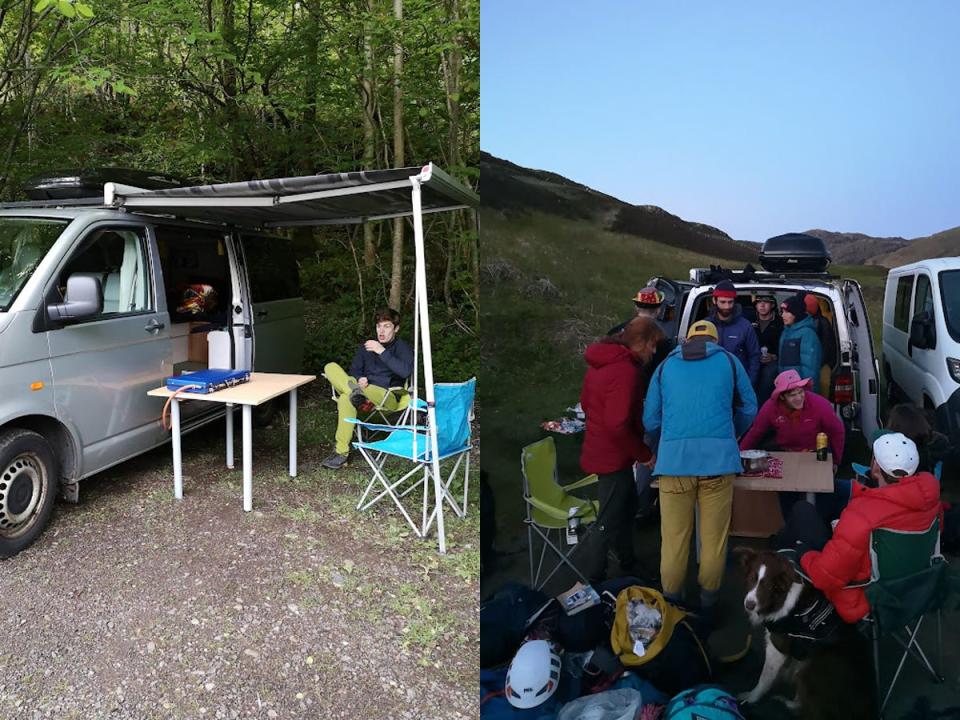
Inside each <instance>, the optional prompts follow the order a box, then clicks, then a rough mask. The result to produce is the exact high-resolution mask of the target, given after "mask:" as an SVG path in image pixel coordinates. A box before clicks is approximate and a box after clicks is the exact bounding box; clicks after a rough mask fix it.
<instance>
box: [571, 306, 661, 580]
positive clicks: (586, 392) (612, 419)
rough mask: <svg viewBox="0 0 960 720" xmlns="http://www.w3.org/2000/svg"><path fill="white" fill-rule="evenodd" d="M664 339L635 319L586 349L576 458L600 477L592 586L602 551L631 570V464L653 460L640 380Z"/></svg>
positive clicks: (646, 321) (600, 571) (601, 572)
mask: <svg viewBox="0 0 960 720" xmlns="http://www.w3.org/2000/svg"><path fill="white" fill-rule="evenodd" d="M662 339H663V331H661V330H660V328H659V327H657V324H656V322H655V321H654V320H653V319H652V318H647V317H636V318H634V319H633V320H631V321H630V322H629V323H627V326H626V327H625V328H624V330H623V332H621V333H620V334H619V335H615V336H608V337H605V338H603V339H602V340H601V341H600V342H597V343H594V344H593V345H591V346H590V347H588V348H587V350H586V352H585V353H584V359H586V361H587V374H586V375H585V376H584V378H583V390H582V391H581V393H580V405H581V406H582V407H583V412H584V413H585V414H586V417H587V428H586V433H585V437H584V440H583V449H582V450H581V452H580V466H581V467H582V468H583V470H584V472H588V473H596V474H597V475H599V476H600V479H599V483H598V490H599V499H600V512H599V514H598V516H597V522H596V529H597V537H596V541H597V545H596V546H595V547H596V549H595V551H593V552H591V553H590V554H591V555H594V557H593V562H594V567H593V568H592V569H591V570H590V572H589V573H588V576H589V577H590V580H591V581H593V582H596V581H599V580H602V579H603V578H604V576H605V573H606V563H607V551H608V549H609V547H610V545H613V546H614V547H615V548H616V552H617V557H618V559H619V560H620V569H621V571H622V572H624V573H629V572H631V571H632V570H633V569H634V563H635V555H634V552H633V527H632V521H633V517H634V515H635V514H636V511H637V492H636V488H635V486H634V483H633V464H634V463H635V462H641V463H649V464H650V465H651V466H652V464H653V460H654V456H653V453H652V452H651V451H650V448H648V447H647V446H646V445H645V444H644V442H643V423H642V420H641V418H642V417H643V397H644V395H645V394H646V391H647V379H648V377H649V376H647V375H645V374H643V370H644V366H645V365H646V364H648V363H649V362H650V360H651V358H652V357H653V354H654V352H655V351H656V348H657V343H658V342H659V341H660V340H662Z"/></svg>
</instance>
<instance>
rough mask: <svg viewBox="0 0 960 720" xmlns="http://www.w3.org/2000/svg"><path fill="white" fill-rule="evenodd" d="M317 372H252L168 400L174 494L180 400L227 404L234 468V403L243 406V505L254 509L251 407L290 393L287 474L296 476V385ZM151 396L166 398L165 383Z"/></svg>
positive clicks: (178, 492)
mask: <svg viewBox="0 0 960 720" xmlns="http://www.w3.org/2000/svg"><path fill="white" fill-rule="evenodd" d="M316 379H317V377H316V375H282V374H279V373H257V372H255V373H252V374H251V375H250V380H249V382H245V383H243V384H241V385H235V386H233V387H230V388H227V389H225V390H218V391H216V392H212V393H206V394H203V393H191V392H181V393H180V394H179V395H177V396H176V397H173V399H172V400H171V402H170V423H171V425H172V427H171V431H172V437H171V440H172V444H173V496H174V497H175V498H176V499H177V500H181V499H182V498H183V471H182V468H181V462H180V403H181V402H183V401H184V400H199V401H201V402H217V403H223V404H224V405H226V406H227V467H228V468H231V469H232V468H233V406H234V405H241V406H242V407H243V509H244V511H246V512H250V511H251V510H252V509H253V407H254V406H255V405H262V404H263V403H265V402H267V401H268V400H272V399H273V398H275V397H280V396H281V395H283V394H284V393H288V394H289V396H290V477H296V476H297V388H298V387H300V386H301V385H306V384H307V383H309V382H313V381H314V380H316ZM147 395H150V396H152V397H160V398H169V397H172V396H173V392H171V391H170V390H167V388H166V387H161V388H156V389H154V390H151V391H150V392H148V393H147Z"/></svg>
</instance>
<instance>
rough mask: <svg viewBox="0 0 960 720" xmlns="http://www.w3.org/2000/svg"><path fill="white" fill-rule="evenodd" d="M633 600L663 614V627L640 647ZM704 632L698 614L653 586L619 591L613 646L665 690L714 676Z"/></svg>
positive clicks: (632, 666)
mask: <svg viewBox="0 0 960 720" xmlns="http://www.w3.org/2000/svg"><path fill="white" fill-rule="evenodd" d="M631 601H639V602H642V603H643V604H644V605H645V606H646V607H647V608H649V609H652V610H656V611H657V612H658V613H659V615H660V623H661V624H660V627H659V630H658V631H657V632H656V635H655V636H654V637H653V639H652V640H651V641H650V642H649V644H645V645H644V647H637V646H636V645H635V643H634V639H633V637H632V636H631V634H630V621H629V618H628V607H629V605H630V602H631ZM702 635H703V633H702V631H701V628H700V623H699V621H698V618H696V616H693V615H690V614H688V613H687V612H685V611H683V610H681V609H680V608H678V607H676V606H674V605H671V604H670V603H669V602H668V601H667V600H666V599H665V598H664V597H663V595H662V594H660V593H659V592H658V591H656V590H654V589H652V588H647V587H640V586H633V587H628V588H625V589H624V590H623V591H621V592H620V594H619V595H617V610H616V615H615V617H614V621H613V629H612V630H611V631H610V646H611V648H612V649H613V652H614V654H615V655H617V657H619V658H620V662H622V663H623V664H624V666H625V667H626V668H627V669H630V670H633V671H635V672H636V673H637V674H638V675H639V676H640V677H642V678H644V679H645V680H648V681H649V682H651V683H652V684H653V685H654V687H657V688H659V689H660V690H662V691H663V692H665V693H668V694H670V695H673V694H675V693H678V692H680V691H681V690H683V689H684V688H688V687H690V686H691V685H696V684H698V683H704V682H709V681H710V680H711V678H712V676H713V667H712V662H711V657H710V653H709V651H708V649H707V648H708V646H707V642H706V637H705V636H702Z"/></svg>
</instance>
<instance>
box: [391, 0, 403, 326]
mask: <svg viewBox="0 0 960 720" xmlns="http://www.w3.org/2000/svg"><path fill="white" fill-rule="evenodd" d="M393 15H394V19H395V20H396V21H397V35H396V40H395V41H394V44H393V166H394V167H403V164H404V157H403V87H402V84H401V79H402V77H403V42H402V34H401V24H402V22H403V0H393ZM402 291H403V218H397V219H396V220H394V221H393V268H392V272H391V273H390V307H392V308H394V309H395V310H397V311H399V310H400V309H401V308H400V299H401V294H402Z"/></svg>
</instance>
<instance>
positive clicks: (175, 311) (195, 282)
mask: <svg viewBox="0 0 960 720" xmlns="http://www.w3.org/2000/svg"><path fill="white" fill-rule="evenodd" d="M156 233H157V250H158V252H159V253H160V267H161V268H162V270H163V284H164V286H165V287H164V291H165V294H166V298H167V310H168V311H169V312H170V322H172V323H174V324H177V323H186V322H207V323H213V324H215V325H226V324H227V323H228V318H229V313H228V310H229V308H230V303H231V298H232V297H233V292H232V284H231V276H230V263H229V258H228V256H227V246H226V244H225V241H224V234H223V232H220V231H216V230H213V231H211V230H206V229H200V228H191V227H181V226H178V225H158V226H157V228H156Z"/></svg>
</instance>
